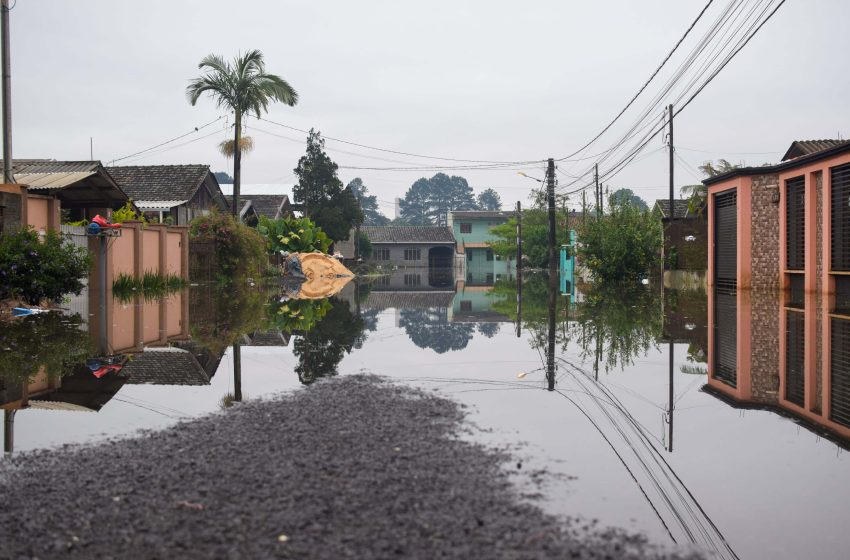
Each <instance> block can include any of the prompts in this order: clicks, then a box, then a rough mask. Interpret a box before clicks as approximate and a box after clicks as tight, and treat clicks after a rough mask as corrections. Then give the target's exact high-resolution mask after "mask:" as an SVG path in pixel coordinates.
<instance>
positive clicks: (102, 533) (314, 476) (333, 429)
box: [0, 375, 692, 559]
mask: <svg viewBox="0 0 850 560" xmlns="http://www.w3.org/2000/svg"><path fill="white" fill-rule="evenodd" d="M465 429H468V425H467V424H465V423H464V411H463V410H462V408H461V407H460V405H458V404H457V403H455V402H454V401H451V400H447V399H445V398H441V397H438V396H435V395H434V394H433V393H426V392H423V391H419V390H415V389H410V388H407V387H402V386H398V385H395V384H392V383H390V382H387V381H383V380H381V379H379V378H376V377H371V376H365V375H360V376H348V377H342V378H337V379H332V380H329V381H323V382H320V383H317V384H315V385H314V386H312V387H310V388H308V389H305V390H301V391H297V392H295V393H293V394H291V395H288V396H285V397H282V398H279V399H277V400H271V401H257V402H248V403H243V404H238V405H236V406H235V407H233V408H231V409H229V410H227V411H226V412H224V413H221V414H216V415H212V416H208V417H205V418H201V419H198V420H193V421H190V422H186V423H182V424H180V425H178V426H177V427H174V428H172V429H167V430H163V431H159V432H153V433H149V434H145V435H143V436H141V437H137V438H133V439H125V440H119V441H113V442H108V443H105V444H100V445H95V446H88V447H77V448H67V449H60V450H56V451H43V452H36V453H31V454H24V455H19V456H17V457H15V458H14V460H11V461H10V460H7V461H4V462H2V463H3V464H2V466H0V558H55V557H63V558H65V557H79V558H269V557H278V558H320V559H338V558H422V559H426V558H427V559H432V558H464V559H466V558H471V559H474V558H484V559H491V558H493V559H495V558H511V559H514V558H516V559H519V558H529V559H531V558H535V559H536V558H588V559H589V558H617V559H622V558H626V559H628V558H686V557H687V558H691V557H692V556H689V555H688V554H686V553H684V552H671V551H666V552H665V551H662V550H660V549H657V548H655V547H654V546H651V545H650V544H648V543H647V542H645V540H644V539H643V538H641V537H639V536H635V535H629V534H626V533H624V532H622V531H617V530H603V529H599V528H598V527H594V526H588V525H586V524H584V523H583V522H579V521H575V520H569V519H561V518H556V517H554V516H551V515H548V514H545V513H544V512H543V511H542V510H541V509H540V508H538V507H537V506H535V505H534V504H533V503H530V502H528V501H527V500H523V499H522V498H521V497H520V495H519V491H518V490H517V489H516V487H515V486H514V485H513V484H512V483H511V481H510V478H509V475H508V474H507V471H506V465H513V467H512V468H516V465H515V461H514V462H510V463H509V462H507V460H508V459H509V458H508V457H507V455H506V454H504V453H503V452H499V451H494V450H491V449H487V448H484V447H482V446H480V445H477V444H474V443H470V442H469V441H468V440H466V439H461V438H459V437H458V436H459V434H461V432H462V431H463V430H465ZM579 483H580V482H579Z"/></svg>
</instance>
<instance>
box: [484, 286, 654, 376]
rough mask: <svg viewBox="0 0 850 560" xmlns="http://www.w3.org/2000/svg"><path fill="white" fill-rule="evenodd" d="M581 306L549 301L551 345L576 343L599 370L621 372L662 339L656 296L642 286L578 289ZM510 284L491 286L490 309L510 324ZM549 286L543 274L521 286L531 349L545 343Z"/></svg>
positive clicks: (565, 300)
mask: <svg viewBox="0 0 850 560" xmlns="http://www.w3.org/2000/svg"><path fill="white" fill-rule="evenodd" d="M581 291H582V293H583V294H584V298H583V300H582V301H581V302H578V303H575V304H571V305H570V304H569V300H568V298H567V297H565V296H562V295H560V294H558V296H557V299H556V301H555V304H554V305H555V313H556V317H557V326H556V329H555V342H556V344H557V345H558V346H559V347H560V349H561V351H566V350H567V348H568V346H569V345H570V343H573V344H576V345H577V346H578V349H579V351H580V353H581V356H582V358H583V359H590V360H591V361H595V360H597V359H599V360H600V361H601V363H602V364H603V365H604V367H605V370H606V371H607V370H610V369H614V368H622V367H624V366H627V365H630V364H632V363H633V362H634V360H635V358H638V357H641V356H645V355H646V353H647V352H648V351H649V350H650V349H651V348H655V347H657V340H658V339H659V338H660V337H661V335H662V325H663V315H662V312H661V302H660V296H659V294H658V293H656V292H655V291H652V290H650V289H648V287H646V286H642V285H634V286H617V287H608V288H602V287H594V286H591V285H586V286H583V289H582V290H581ZM516 292H517V288H516V284H515V283H514V282H512V281H500V282H496V285H495V287H494V289H493V292H492V294H493V296H494V297H495V296H498V297H499V298H501V299H500V300H496V299H494V301H493V306H492V308H493V309H494V310H496V311H498V312H500V313H503V314H505V315H507V316H508V317H510V318H511V319H512V320H514V321H516V303H515V301H516ZM548 295H549V286H548V282H547V280H546V276H545V275H541V274H536V275H530V276H528V277H527V279H526V281H525V282H524V283H523V288H522V327H523V328H524V329H525V330H526V331H527V332H529V335H530V343H531V345H532V347H534V348H540V349H544V348H546V346H547V344H548V335H549V329H548V316H549V305H550V304H549V300H548Z"/></svg>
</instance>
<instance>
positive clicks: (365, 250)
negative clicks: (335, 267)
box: [346, 231, 372, 261]
mask: <svg viewBox="0 0 850 560" xmlns="http://www.w3.org/2000/svg"><path fill="white" fill-rule="evenodd" d="M357 246H358V247H357V248H358V249H359V256H360V258H361V259H363V260H364V261H365V260H367V259H368V258H369V257H371V256H372V242H371V241H370V240H369V236H368V235H366V234H365V233H363V232H362V231H361V232H360V234H359V236H358V237H357ZM351 256H352V257H353V256H354V255H351ZM346 258H347V257H346Z"/></svg>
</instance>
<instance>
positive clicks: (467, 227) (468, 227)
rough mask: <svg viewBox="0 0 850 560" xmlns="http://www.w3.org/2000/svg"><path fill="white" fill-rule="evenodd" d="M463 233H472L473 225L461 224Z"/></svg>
mask: <svg viewBox="0 0 850 560" xmlns="http://www.w3.org/2000/svg"><path fill="white" fill-rule="evenodd" d="M460 232H461V233H472V224H463V223H462V224H460Z"/></svg>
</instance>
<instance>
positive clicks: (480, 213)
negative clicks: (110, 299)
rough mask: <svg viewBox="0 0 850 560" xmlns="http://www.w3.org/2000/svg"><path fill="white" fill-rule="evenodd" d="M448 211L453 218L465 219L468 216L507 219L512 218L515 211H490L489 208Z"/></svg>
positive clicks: (468, 217)
mask: <svg viewBox="0 0 850 560" xmlns="http://www.w3.org/2000/svg"><path fill="white" fill-rule="evenodd" d="M449 213H450V214H451V215H452V216H454V217H455V218H467V219H470V218H481V219H487V218H491V219H492V218H504V219H506V220H507V219H510V218H513V217H514V216H516V212H514V211H512V210H511V211H506V210H499V211H492V212H491V211H489V210H455V211H453V212H449Z"/></svg>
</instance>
